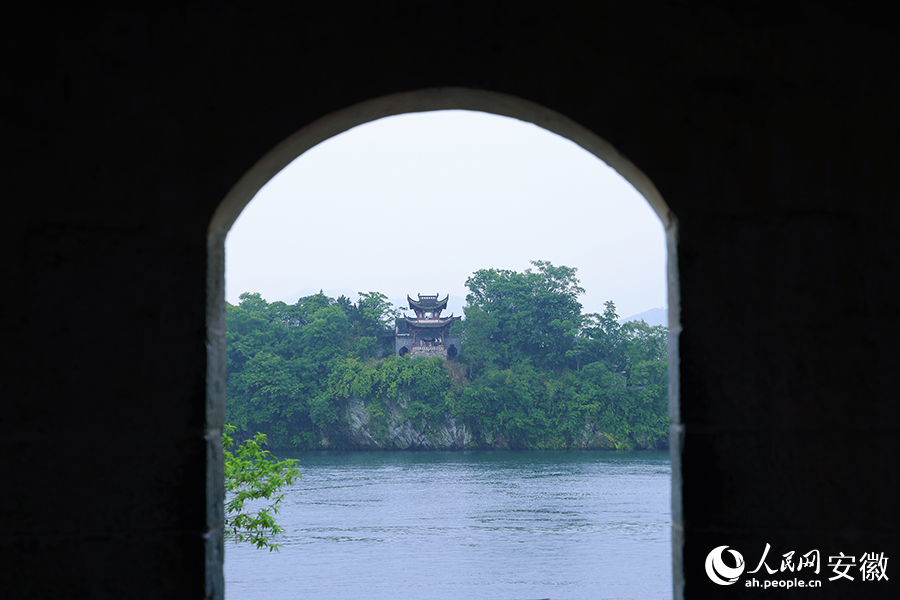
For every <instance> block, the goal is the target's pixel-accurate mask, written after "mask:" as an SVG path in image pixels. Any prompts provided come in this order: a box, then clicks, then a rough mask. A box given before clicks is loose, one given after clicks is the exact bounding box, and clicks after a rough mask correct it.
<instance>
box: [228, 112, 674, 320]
mask: <svg viewBox="0 0 900 600" xmlns="http://www.w3.org/2000/svg"><path fill="white" fill-rule="evenodd" d="M665 259H666V255H665V236H664V233H663V227H662V223H661V222H660V220H659V218H658V217H657V216H656V214H655V213H654V212H653V211H652V209H651V208H650V206H649V204H647V202H646V200H644V198H643V197H642V196H641V195H640V194H639V193H638V192H637V191H635V189H634V188H633V187H631V185H630V184H629V183H628V182H627V181H625V180H624V179H622V178H621V177H620V176H619V175H618V174H617V173H616V172H615V171H613V170H612V169H611V168H609V167H607V166H606V164H605V163H603V162H602V161H600V160H599V159H598V158H596V157H595V156H594V155H592V154H590V153H588V152H587V151H585V150H583V149H582V148H581V147H579V146H577V145H575V144H574V143H573V142H570V141H569V140H567V139H565V138H562V137H559V136H557V135H555V134H552V133H550V132H548V131H546V130H544V129H541V128H539V127H537V126H535V125H532V124H530V123H525V122H522V121H517V120H515V119H509V118H506V117H498V116H495V115H489V114H486V113H477V112H469V111H437V112H429V113H417V114H409V115H401V116H397V117H389V118H386V119H381V120H378V121H375V122H372V123H368V124H365V125H361V126H359V127H356V128H354V129H351V130H349V131H347V132H345V133H343V134H341V135H339V136H336V137H333V138H331V139H329V140H327V141H325V142H323V143H321V144H319V145H318V146H316V147H314V148H312V149H311V150H309V151H307V152H306V153H304V154H303V155H301V156H300V157H298V158H297V159H296V160H294V162H292V163H291V164H290V165H289V166H288V167H286V168H285V169H284V170H283V171H281V173H279V174H278V175H277V176H276V177H274V178H273V179H272V180H271V181H270V182H269V183H268V184H267V185H266V186H265V187H263V188H262V189H261V190H260V192H259V193H258V194H257V195H256V197H255V198H254V199H253V200H252V201H251V202H250V204H249V205H248V206H247V207H246V208H245V209H244V211H243V213H242V214H241V216H240V218H239V219H238V220H237V222H236V223H235V225H234V226H233V227H232V229H231V232H230V233H229V235H228V238H227V241H226V261H227V262H226V277H225V283H226V299H227V300H228V302H231V303H232V304H237V303H238V296H239V295H240V294H241V293H243V292H259V293H261V294H262V297H263V298H265V299H266V300H268V301H270V302H273V301H276V300H282V301H284V302H287V303H289V304H293V303H295V302H296V301H297V299H298V298H300V297H301V296H306V295H309V294H314V293H316V292H318V291H319V290H320V289H322V290H324V292H325V293H326V294H327V295H329V296H331V297H336V296H338V295H340V294H345V295H347V296H350V297H351V298H353V299H355V298H356V292H360V291H362V292H369V291H376V292H381V293H383V294H385V295H387V296H388V297H389V298H390V299H391V300H393V301H395V302H396V303H402V306H400V308H404V309H405V308H406V304H405V298H406V295H407V294H409V295H410V296H412V297H413V298H415V297H416V294H417V293H422V294H440V296H441V297H443V296H444V295H446V294H450V300H451V302H450V307H449V309H450V310H451V311H453V312H454V313H455V314H457V315H459V314H462V307H463V304H464V300H465V295H466V293H467V289H466V286H465V281H466V278H467V277H469V276H470V275H471V274H472V273H473V272H474V271H476V270H478V269H485V268H498V269H512V270H516V271H523V270H525V269H526V268H529V267H530V266H531V265H530V264H529V261H531V260H549V261H550V262H551V263H553V264H554V265H566V266H569V267H576V268H577V269H578V273H577V275H578V278H579V279H580V280H581V287H583V288H585V290H586V292H585V294H584V295H583V296H582V297H581V303H582V304H583V305H584V312H602V311H603V303H604V302H605V301H606V300H612V301H613V302H615V304H616V309H617V312H618V314H619V315H620V316H621V317H628V316H631V315H634V314H637V313H640V312H643V311H645V310H648V309H651V308H657V307H665V306H666V284H665ZM445 314H446V313H445Z"/></svg>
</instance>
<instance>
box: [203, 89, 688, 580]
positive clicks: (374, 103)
mask: <svg viewBox="0 0 900 600" xmlns="http://www.w3.org/2000/svg"><path fill="white" fill-rule="evenodd" d="M437 110H470V111H479V112H485V113H490V114H495V115H499V116H504V117H511V118H515V119H519V120H521V121H526V122H529V123H532V124H534V125H537V126H539V127H541V128H543V129H545V130H547V131H550V132H551V133H555V134H557V135H559V136H561V137H564V138H567V139H569V140H570V141H572V142H574V143H576V144H577V145H579V146H581V147H582V148H584V149H585V150H587V151H588V152H590V153H591V154H593V155H594V156H596V157H597V158H599V159H600V160H601V161H603V162H604V163H606V164H607V165H609V166H610V167H612V168H613V169H614V170H615V171H617V172H618V173H619V175H621V176H622V177H623V178H624V179H626V180H627V181H628V182H629V183H630V184H631V185H632V186H633V187H634V188H635V189H636V190H637V191H638V192H639V193H641V195H642V196H643V197H644V198H645V200H647V202H648V203H649V204H650V206H651V208H652V209H653V210H654V212H655V213H656V214H657V216H658V217H659V219H660V220H661V221H662V223H663V226H664V228H665V231H666V238H667V242H666V245H667V253H668V256H669V258H668V261H667V280H668V305H669V329H670V340H669V378H670V382H672V383H670V386H669V390H670V392H669V403H670V412H671V411H672V410H673V409H674V410H675V411H676V414H677V405H678V401H679V399H678V389H679V388H678V385H677V382H678V372H677V365H678V360H677V355H676V353H677V347H678V345H677V335H678V332H679V331H680V325H679V323H680V321H679V314H680V310H679V308H680V303H679V294H678V289H679V288H678V285H677V277H678V272H677V264H676V262H675V260H674V256H675V254H674V247H675V241H676V226H677V223H676V220H675V218H674V216H673V215H672V213H671V212H670V210H669V208H668V206H667V204H666V203H665V201H664V200H663V198H662V196H661V194H660V193H659V191H658V190H657V189H656V187H655V185H654V184H653V183H652V182H651V181H650V180H649V178H648V177H647V176H646V175H644V173H643V172H641V171H640V169H638V168H637V167H636V166H635V165H634V164H633V163H631V162H630V161H628V160H627V159H626V158H624V157H623V156H622V155H621V154H619V153H618V152H617V151H616V150H615V148H614V147H613V146H612V145H611V144H609V143H608V142H606V141H605V140H603V139H602V138H600V137H599V136H597V135H596V134H594V133H593V132H591V131H589V130H588V129H586V128H584V127H582V126H581V125H579V124H577V123H575V122H573V121H572V120H570V119H568V118H567V117H565V116H563V115H561V114H559V113H556V112H555V111H552V110H549V109H547V108H544V107H542V106H539V105H537V104H535V103H533V102H530V101H526V100H523V99H520V98H515V97H512V96H508V95H505V94H500V93H496V92H485V91H479V90H472V89H465V88H435V89H425V90H420V91H415V92H405V93H400V94H394V95H390V96H385V97H382V98H376V99H373V100H369V101H366V102H363V103H360V104H357V105H355V106H352V107H349V108H347V109H344V110H341V111H338V112H335V113H332V114H330V115H326V116H324V117H322V118H320V119H318V120H317V121H315V122H313V123H311V124H310V125H309V126H307V127H305V128H303V129H301V130H300V131H298V132H297V133H295V134H294V135H292V136H290V137H289V138H288V139H286V140H284V141H283V142H282V143H280V144H279V145H278V146H276V147H275V148H273V149H272V150H271V151H270V152H268V153H267V154H266V155H265V156H264V157H263V158H261V159H260V160H259V161H258V162H257V163H256V164H255V165H254V166H253V168H251V169H250V170H249V171H248V172H247V173H246V174H245V175H244V176H243V177H242V178H241V179H240V180H239V181H238V182H237V184H236V185H235V186H234V187H233V188H232V189H231V190H230V191H229V193H228V194H227V196H226V197H225V198H224V199H223V200H222V202H221V203H220V205H219V206H218V208H217V210H216V211H215V213H214V215H213V218H212V220H211V223H210V227H209V233H208V248H207V249H208V257H209V260H208V271H207V327H208V340H209V346H208V347H209V349H210V350H209V361H208V374H207V395H208V398H209V400H210V401H211V402H212V403H213V404H214V405H215V406H216V407H217V409H216V413H217V414H219V415H222V416H223V417H224V406H225V397H224V389H225V384H224V381H225V363H226V354H225V342H224V331H225V321H224V313H225V309H224V297H225V293H224V270H225V248H224V246H225V238H226V236H227V234H228V231H229V229H230V228H231V226H232V225H233V224H234V222H235V221H236V220H237V218H238V216H239V215H240V213H241V211H242V210H243V209H244V207H246V206H247V204H248V203H249V202H250V201H251V200H252V199H253V197H254V196H255V195H256V193H257V192H258V191H259V190H260V189H261V188H262V187H263V186H264V185H265V184H266V183H267V182H268V181H269V180H270V179H271V178H272V177H274V176H275V175H276V174H278V173H279V172H280V171H281V170H282V169H283V168H285V167H286V166H287V165H288V164H290V163H291V162H292V161H293V160H294V159H296V158H297V157H298V156H300V155H301V154H303V153H304V152H306V151H307V150H309V149H311V148H312V147H314V146H316V145H317V144H319V143H321V142H323V141H325V140H327V139H329V138H331V137H334V136H336V135H338V134H341V133H343V132H345V131H347V130H349V129H352V128H353V127H356V126H358V125H362V124H364V123H367V122H370V121H374V120H377V119H381V118H384V117H390V116H396V115H401V114H407V113H416V112H428V111H437ZM404 349H405V348H404ZM454 351H456V348H454ZM402 354H403V352H402V350H401V355H402ZM219 425H220V426H221V423H220V424H219ZM677 442H678V440H677V438H675V437H673V439H672V442H671V444H672V446H671V447H672V451H673V453H676V452H678V451H679V448H678V447H677ZM679 465H680V462H679V461H673V470H672V477H673V482H674V483H677V485H674V484H673V490H680V489H681V485H680V471H679V468H678V467H679ZM213 494H216V495H218V496H216V497H212V496H211V497H210V498H209V501H210V502H220V501H221V500H219V499H218V498H219V497H221V494H219V492H218V491H213ZM673 500H674V499H673ZM680 504H681V503H680V499H678V501H673V506H680ZM674 517H675V519H676V522H678V519H679V515H677V514H676V515H674ZM678 531H679V530H678V529H677V528H676V529H675V530H674V531H673V536H675V535H677V532H678ZM680 548H681V543H680V540H673V549H674V551H675V552H678V551H679V550H680ZM673 559H674V560H675V564H679V563H680V556H674V557H673Z"/></svg>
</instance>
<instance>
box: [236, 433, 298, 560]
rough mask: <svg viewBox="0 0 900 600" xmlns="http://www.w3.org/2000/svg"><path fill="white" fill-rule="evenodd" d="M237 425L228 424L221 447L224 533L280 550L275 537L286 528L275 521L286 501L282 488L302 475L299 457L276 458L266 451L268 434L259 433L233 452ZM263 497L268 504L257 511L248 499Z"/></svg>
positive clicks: (260, 498)
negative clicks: (273, 539)
mask: <svg viewBox="0 0 900 600" xmlns="http://www.w3.org/2000/svg"><path fill="white" fill-rule="evenodd" d="M234 430H235V427H234V426H232V425H225V432H224V433H223V434H222V446H223V447H224V449H225V535H226V536H227V537H233V538H234V539H236V540H238V541H240V542H250V543H251V544H255V545H256V547H257V548H268V549H269V551H270V552H271V551H273V550H278V544H276V543H274V542H272V538H273V537H274V536H275V535H276V534H278V533H281V532H282V531H284V528H283V527H281V526H280V525H278V523H276V522H275V515H276V514H278V505H279V504H281V502H282V500H284V494H283V493H282V492H281V490H282V489H283V488H284V487H285V486H287V485H291V484H292V483H294V482H295V481H296V480H297V479H299V478H300V477H301V476H302V475H301V474H300V470H299V469H298V468H297V466H296V464H297V461H296V460H292V459H288V460H282V461H276V460H275V459H274V458H273V456H272V454H271V453H270V452H269V451H268V450H263V448H262V447H263V446H264V445H265V444H266V436H265V434H263V433H257V434H256V435H255V436H253V439H250V440H247V441H245V442H244V443H243V444H242V445H240V446H238V447H236V448H235V449H234V451H231V447H232V446H233V445H234V440H233V439H232V438H231V436H230V435H229V434H232V433H234ZM260 500H264V501H265V502H264V504H265V506H263V507H262V508H259V509H257V510H253V509H251V508H249V507H248V505H247V503H248V502H253V501H260Z"/></svg>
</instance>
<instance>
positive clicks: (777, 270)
mask: <svg viewBox="0 0 900 600" xmlns="http://www.w3.org/2000/svg"><path fill="white" fill-rule="evenodd" d="M154 6H155V7H154V8H153V9H150V10H144V9H118V10H108V11H107V10H98V9H85V8H83V7H78V8H77V9H56V10H50V9H43V8H42V9H40V10H38V9H16V10H12V11H10V12H7V13H6V15H5V16H6V19H5V21H6V23H5V27H4V29H5V33H4V35H3V37H2V44H3V53H4V57H5V60H4V64H3V66H2V67H0V69H2V70H0V98H2V106H3V144H2V145H0V147H2V150H0V151H2V152H3V161H2V163H0V164H2V165H3V166H2V169H3V182H4V183H5V193H4V194H3V202H2V206H3V218H2V219H0V227H2V235H0V250H2V256H3V257H4V266H5V268H4V277H3V279H2V281H3V284H4V290H3V293H2V295H0V315H2V324H3V327H4V332H3V343H2V345H0V353H2V354H0V359H2V360H0V365H2V369H3V370H2V374H3V383H4V391H3V399H4V400H3V403H2V406H3V408H2V411H0V453H2V456H4V457H5V459H6V461H5V465H4V478H3V485H2V487H3V493H2V494H0V497H2V506H0V564H2V565H4V568H3V573H4V576H3V577H2V578H0V596H2V597H5V598H63V597H92V598H106V597H109V598H126V597H147V598H151V597H152V598H158V597H170V598H174V597H185V598H200V597H204V596H211V597H217V596H218V595H219V594H221V580H220V572H219V574H218V575H217V567H216V564H217V561H218V560H219V559H218V558H217V552H218V550H219V549H220V546H219V545H218V542H217V535H218V533H217V532H218V529H217V525H218V524H219V523H220V510H221V509H220V507H218V506H217V505H216V503H215V502H213V501H209V502H208V501H207V498H208V497H209V498H214V497H215V496H216V493H217V492H216V490H217V487H216V486H217V484H216V466H215V465H216V464H217V463H216V461H217V460H218V454H217V452H218V451H217V448H216V443H215V440H216V438H217V427H218V425H219V421H220V420H221V416H220V414H219V413H217V412H216V410H215V406H213V407H212V409H211V412H208V408H209V407H208V406H207V385H208V384H209V385H211V386H213V387H214V386H215V384H216V382H215V381H210V382H207V379H206V372H207V360H208V359H207V356H208V355H207V332H206V321H205V319H206V306H207V304H206V302H207V298H206V287H205V286H206V274H207V228H208V227H209V224H210V219H211V217H212V215H213V212H214V211H215V210H216V207H217V206H218V205H219V203H220V202H221V201H222V199H223V198H224V197H225V195H226V193H227V192H228V190H229V189H230V188H231V187H232V186H233V185H234V184H235V183H236V182H237V181H238V180H239V179H240V178H241V176H242V175H243V174H244V173H246V172H247V171H248V170H249V169H250V168H251V167H252V166H253V165H254V163H255V162H256V161H257V160H259V159H260V157H262V156H263V155H264V154H265V153H266V152H268V151H269V150H270V149H272V148H273V147H274V146H275V145H277V144H278V143H279V142H281V141H282V140H284V139H285V138H287V137H288V136H290V135H291V134H293V133H294V132H296V131H297V130H299V129H300V128H302V127H304V126H305V125H307V124H309V123H311V122H312V121H314V120H316V119H318V118H320V117H322V116H324V115H327V114H329V113H332V112H334V111H336V110H340V109H343V108H345V107H348V106H351V105H353V104H356V103H358V102H361V101H365V100H369V99H373V98H378V97H380V96H384V95H387V94H392V93H396V92H403V91H411V90H419V89H424V88H430V87H441V86H458V87H465V88H473V89H479V90H487V91H492V92H502V93H505V94H509V95H512V96H516V97H519V98H523V99H526V100H529V101H531V102H534V103H537V104H539V105H542V106H544V107H547V108H549V109H552V110H555V111H557V112H559V113H561V114H563V115H565V116H567V117H569V118H571V119H572V120H574V121H575V122H577V123H579V124H580V125H582V126H584V127H586V128H587V129H589V130H591V131H593V132H594V133H596V134H597V135H599V136H601V137H602V138H604V139H605V140H607V141H609V142H610V143H611V144H613V145H614V146H615V147H616V148H617V149H618V150H619V151H620V152H621V153H623V154H624V155H625V156H627V157H628V158H629V159H630V160H631V161H632V162H633V163H634V164H636V165H637V166H638V167H639V168H640V169H641V170H642V171H643V172H644V173H645V174H646V175H647V176H648V177H649V178H650V179H651V180H652V181H653V182H654V183H655V184H656V186H657V188H658V189H659V190H660V192H661V194H662V196H663V197H664V198H665V200H666V201H667V203H668V205H669V207H670V209H671V211H672V214H673V215H674V216H675V218H676V219H677V223H678V228H677V238H676V239H675V240H674V242H675V244H674V250H675V253H674V255H673V256H672V257H671V258H672V259H673V260H676V261H677V274H678V283H679V286H680V288H679V290H680V298H681V314H680V320H681V326H682V331H681V335H680V338H679V340H678V347H677V349H678V360H679V361H680V363H679V365H677V366H678V369H679V371H678V373H679V374H680V398H681V403H680V407H679V406H678V405H677V404H676V405H675V406H674V407H673V418H674V421H675V426H674V429H673V431H674V432H675V434H676V438H677V439H678V440H680V444H679V445H676V447H675V449H674V450H673V452H674V459H675V464H676V470H679V471H680V473H681V474H682V477H681V478H680V479H679V478H676V483H675V487H676V493H675V497H674V500H673V503H674V505H675V507H674V514H675V517H676V521H677V522H676V524H675V534H676V535H675V539H676V564H675V570H676V581H677V586H676V587H677V589H676V594H681V593H682V591H683V593H684V595H685V596H686V597H689V598H700V597H707V596H711V595H715V594H721V595H726V594H727V595H729V596H735V597H738V596H746V597H757V596H758V595H759V592H758V591H754V590H745V589H743V588H739V587H737V586H732V587H729V588H716V589H711V588H714V587H716V586H713V585H712V584H711V583H710V582H709V580H708V579H707V578H706V576H705V574H704V572H703V566H702V565H703V562H704V560H705V558H706V555H707V553H708V552H709V551H710V550H711V549H712V548H713V547H715V546H718V545H723V544H728V545H730V546H732V547H736V548H739V549H741V550H742V552H744V554H745V558H746V560H747V562H748V563H751V562H752V563H754V565H751V566H755V562H756V560H758V556H759V554H761V549H762V547H763V546H764V545H765V544H766V543H770V544H771V545H772V548H773V551H772V554H771V556H779V555H780V553H783V552H786V551H788V550H797V551H799V552H805V551H806V550H808V549H811V548H819V549H821V550H822V553H823V568H826V569H827V567H826V566H825V564H824V562H825V557H824V555H825V554H827V553H829V552H832V553H837V552H838V551H842V552H844V553H846V554H855V555H857V556H858V555H860V554H861V553H862V552H871V551H875V552H885V553H887V554H888V555H889V556H890V557H891V561H889V563H888V574H889V575H891V581H890V582H888V583H886V582H874V583H873V582H860V581H858V580H857V581H855V582H845V585H842V586H841V585H839V582H836V583H835V584H833V585H831V586H828V585H826V586H825V588H824V589H823V590H820V591H816V592H815V595H816V597H817V598H821V597H854V596H857V597H866V598H875V597H884V598H888V597H898V596H900V594H898V590H897V587H896V586H897V584H896V583H895V582H896V581H897V580H898V579H900V574H897V573H896V572H894V571H892V565H893V564H894V563H893V562H892V561H896V560H898V559H900V545H898V537H900V532H898V521H900V517H898V511H897V510H896V507H897V499H896V498H897V493H898V491H900V481H898V478H900V469H898V446H897V443H898V437H900V436H898V433H900V431H898V423H900V418H898V417H900V414H898V413H900V409H898V403H897V393H896V385H894V377H893V372H894V371H893V369H894V366H895V363H896V359H897V355H898V352H897V344H896V340H897V338H898V333H900V332H898V328H900V321H898V314H900V301H898V299H897V298H898V296H897V295H896V294H895V293H894V291H893V288H894V287H895V285H893V284H894V282H896V281H897V274H898V267H900V242H898V239H900V236H898V235H897V233H896V230H895V228H896V226H897V225H898V216H900V215H898V211H900V202H898V194H897V191H896V184H895V182H894V174H895V173H896V172H897V169H898V164H897V163H898V156H900V120H898V116H897V109H896V107H897V106H898V101H900V89H898V86H900V83H898V80H897V77H896V74H897V73H898V72H900V69H898V67H900V60H898V45H897V39H900V38H898V35H897V34H898V31H897V27H896V26H895V25H894V21H893V20H892V19H891V18H889V15H887V14H884V15H880V14H873V13H871V12H866V11H865V10H862V9H860V8H857V7H852V6H849V5H845V4H843V3H838V2H826V1H823V2H812V1H810V2H804V3H796V4H794V3H790V4H786V5H781V6H780V7H779V8H778V10H777V11H774V12H769V11H762V10H761V9H755V8H753V5H748V6H742V7H741V8H727V7H723V6H720V3H707V2H690V1H688V2H663V1H654V2H645V3H621V2H616V3H611V2H610V3H607V2H596V3H580V2H576V3H565V4H553V5H550V4H548V3H538V2H531V1H524V2H522V1H520V2H499V1H495V2H490V1H486V2H457V3H449V2H441V3H425V2H398V3H391V4H390V6H383V5H380V3H363V4H356V3H340V2H335V3H324V2H315V3H283V4H282V3H272V2H258V3H254V4H253V6H252V7H250V6H245V5H239V4H230V3H215V4H213V3H192V4H179V5H173V6H168V5H166V4H165V3H159V4H156V5H154ZM676 292H678V290H676ZM213 337H214V336H213ZM208 478H209V479H208ZM682 540H683V548H682ZM682 561H683V562H682ZM776 563H777V559H774V560H772V559H770V563H769V564H770V565H774V564H776ZM208 565H211V566H208ZM682 574H683V577H682ZM682 585H683V588H682ZM796 593H797V595H803V596H804V597H806V596H808V595H809V594H810V593H811V592H810V591H809V590H799V591H796Z"/></svg>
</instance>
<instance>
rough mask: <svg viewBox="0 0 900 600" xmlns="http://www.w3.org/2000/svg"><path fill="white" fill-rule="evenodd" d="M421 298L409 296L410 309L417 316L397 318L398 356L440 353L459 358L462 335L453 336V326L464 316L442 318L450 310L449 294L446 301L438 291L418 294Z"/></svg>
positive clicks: (396, 342)
mask: <svg viewBox="0 0 900 600" xmlns="http://www.w3.org/2000/svg"><path fill="white" fill-rule="evenodd" d="M418 297H419V298H418V300H413V299H412V298H410V297H409V295H407V296H406V301H407V302H408V303H409V309H410V310H412V311H413V312H414V313H415V317H410V316H407V315H404V316H402V317H401V318H399V319H397V324H396V328H395V333H394V351H395V352H396V353H397V355H398V356H405V355H407V354H408V355H409V356H410V357H413V358H416V357H419V356H440V357H441V358H455V357H456V356H457V355H458V354H459V349H460V342H459V339H458V338H451V337H450V328H451V327H452V326H453V324H454V323H456V322H458V321H459V320H460V318H461V317H454V316H453V314H452V313H451V314H450V316H449V317H441V312H443V311H445V310H447V300H448V299H449V298H450V296H449V294H448V295H447V296H445V297H444V299H443V300H439V299H438V294H435V295H433V296H423V295H422V294H418Z"/></svg>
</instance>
